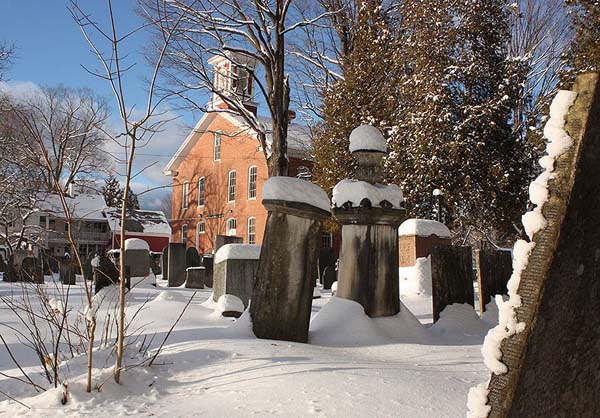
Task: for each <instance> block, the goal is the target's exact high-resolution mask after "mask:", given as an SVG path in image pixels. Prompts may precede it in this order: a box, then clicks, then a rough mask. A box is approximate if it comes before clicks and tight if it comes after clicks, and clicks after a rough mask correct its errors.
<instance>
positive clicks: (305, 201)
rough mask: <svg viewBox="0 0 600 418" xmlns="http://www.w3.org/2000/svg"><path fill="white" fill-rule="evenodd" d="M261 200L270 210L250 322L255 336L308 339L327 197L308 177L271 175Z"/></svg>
mask: <svg viewBox="0 0 600 418" xmlns="http://www.w3.org/2000/svg"><path fill="white" fill-rule="evenodd" d="M294 199H298V200H300V201H293V200H294ZM262 203H263V205H264V206H265V207H266V208H267V211H268V215H267V224H266V228H265V236H264V239H263V243H262V248H261V253H260V261H259V265H258V271H257V274H256V280H255V284H254V289H253V291H252V303H251V305H250V314H251V316H252V328H253V331H254V334H255V335H256V336H257V337H259V338H268V339H275V340H286V341H298V342H306V341H307V340H308V325H309V322H310V314H311V306H312V295H313V285H312V282H313V279H314V277H315V274H316V272H317V270H316V268H317V259H318V257H319V247H320V246H321V227H322V223H323V221H324V220H325V219H327V218H329V216H330V213H329V207H330V202H329V198H328V197H327V194H326V193H325V192H324V191H323V190H322V189H321V188H319V187H318V186H317V185H315V184H312V183H309V182H307V181H304V180H300V179H295V178H289V177H271V178H270V179H269V180H267V181H266V182H265V184H264V185H263V202H262Z"/></svg>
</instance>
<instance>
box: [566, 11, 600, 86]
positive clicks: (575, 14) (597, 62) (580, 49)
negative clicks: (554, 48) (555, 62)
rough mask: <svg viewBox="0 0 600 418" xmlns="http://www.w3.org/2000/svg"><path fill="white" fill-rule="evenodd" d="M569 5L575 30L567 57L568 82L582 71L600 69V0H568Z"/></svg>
mask: <svg viewBox="0 0 600 418" xmlns="http://www.w3.org/2000/svg"><path fill="white" fill-rule="evenodd" d="M567 5H568V6H569V13H570V14H571V16H572V25H573V29H574V32H575V38H574V40H573V42H572V43H571V47H570V49H569V50H568V51H567V53H566V57H565V58H566V61H567V67H568V70H569V71H568V72H567V74H566V76H565V77H563V79H564V80H565V81H567V82H568V81H572V80H573V79H574V77H575V76H576V75H577V74H580V73H582V72H586V71H600V1H598V0H567Z"/></svg>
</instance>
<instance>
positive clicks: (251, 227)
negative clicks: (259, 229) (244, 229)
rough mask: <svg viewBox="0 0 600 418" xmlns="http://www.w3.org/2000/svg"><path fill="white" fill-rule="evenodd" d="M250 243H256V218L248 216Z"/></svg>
mask: <svg viewBox="0 0 600 418" xmlns="http://www.w3.org/2000/svg"><path fill="white" fill-rule="evenodd" d="M248 244H256V218H248Z"/></svg>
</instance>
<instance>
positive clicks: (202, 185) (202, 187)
mask: <svg viewBox="0 0 600 418" xmlns="http://www.w3.org/2000/svg"><path fill="white" fill-rule="evenodd" d="M205 197H206V178H205V177H200V180H198V206H199V207H202V206H204V198H205Z"/></svg>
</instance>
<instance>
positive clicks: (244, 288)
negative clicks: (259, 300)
mask: <svg viewBox="0 0 600 418" xmlns="http://www.w3.org/2000/svg"><path fill="white" fill-rule="evenodd" d="M257 270H258V260H244V259H227V260H225V261H222V262H220V263H217V264H215V267H214V281H213V283H214V286H213V300H214V301H215V302H217V301H218V300H219V298H220V297H221V296H223V295H233V296H237V297H238V298H239V299H240V300H241V301H242V302H243V303H244V309H245V308H247V307H248V302H250V298H251V297H252V288H253V287H254V277H255V276H256V271H257Z"/></svg>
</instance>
